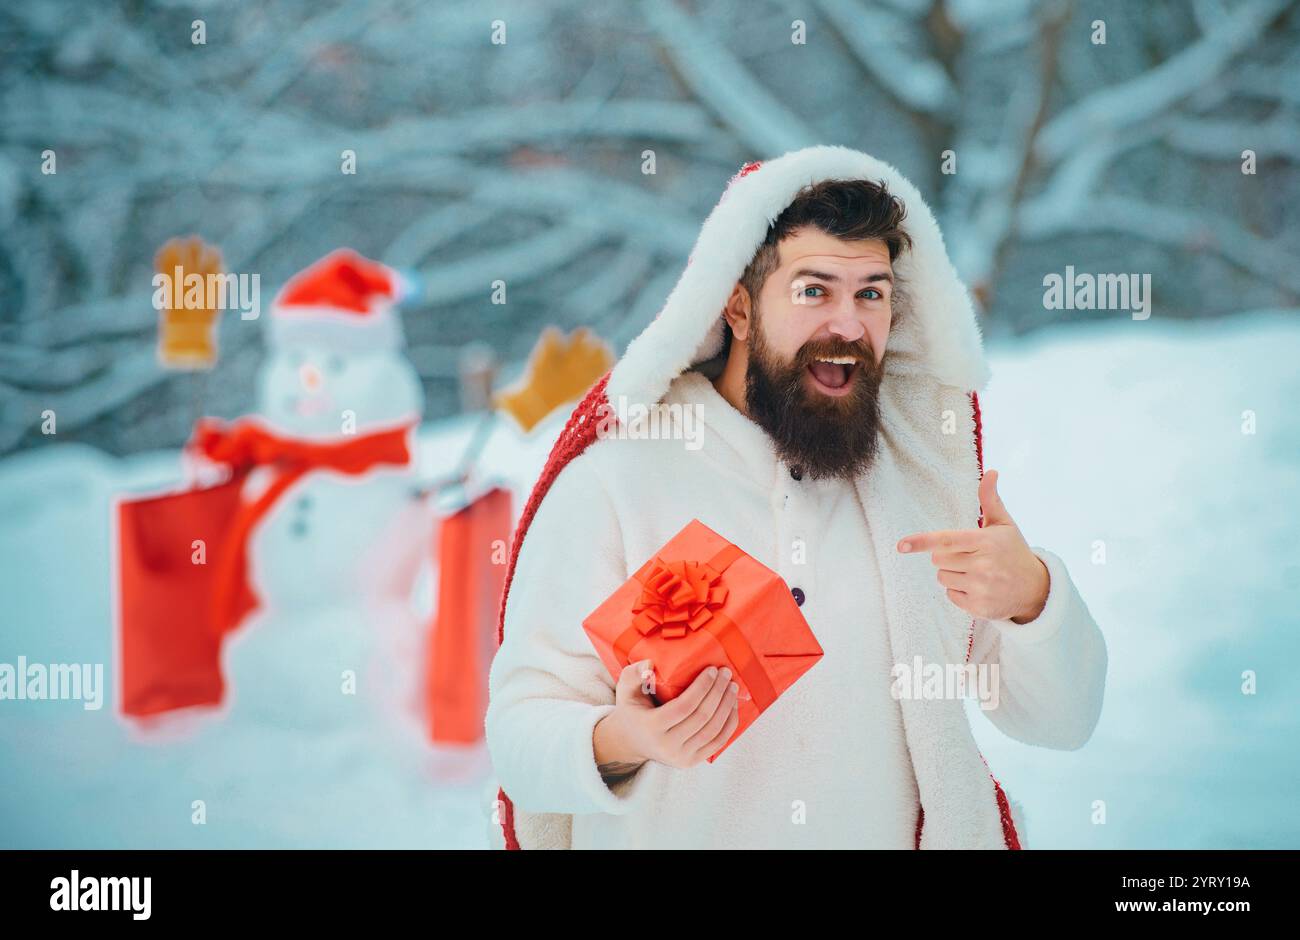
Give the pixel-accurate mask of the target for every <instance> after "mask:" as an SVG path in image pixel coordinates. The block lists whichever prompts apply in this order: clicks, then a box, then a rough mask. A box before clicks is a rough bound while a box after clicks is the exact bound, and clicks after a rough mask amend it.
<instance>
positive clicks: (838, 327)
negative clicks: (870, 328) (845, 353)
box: [826, 307, 867, 343]
mask: <svg viewBox="0 0 1300 940" xmlns="http://www.w3.org/2000/svg"><path fill="white" fill-rule="evenodd" d="M826 328H827V329H828V330H830V332H831V334H832V335H834V336H838V337H839V338H840V339H842V340H844V341H845V342H847V343H856V342H857V341H858V340H860V339H862V337H863V334H865V333H866V332H867V327H866V324H865V323H863V322H862V320H861V319H860V318H859V317H858V315H857V311H856V310H854V309H853V308H852V307H849V308H847V309H841V310H837V311H836V312H835V315H834V316H833V317H831V319H830V322H829V323H827V324H826Z"/></svg>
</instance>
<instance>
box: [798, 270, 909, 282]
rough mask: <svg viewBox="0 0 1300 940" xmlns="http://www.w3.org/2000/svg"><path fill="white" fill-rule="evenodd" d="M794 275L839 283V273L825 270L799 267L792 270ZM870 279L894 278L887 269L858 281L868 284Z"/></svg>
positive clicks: (887, 279) (884, 279)
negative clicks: (829, 272)
mask: <svg viewBox="0 0 1300 940" xmlns="http://www.w3.org/2000/svg"><path fill="white" fill-rule="evenodd" d="M794 276H795V277H813V278H817V280H819V281H830V282H831V283H832V284H838V283H839V280H840V278H839V275H837V274H827V273H826V272H825V271H814V270H813V269H812V268H800V269H799V270H798V271H795V272H794ZM872 281H888V282H889V283H890V284H892V283H894V278H893V277H892V276H891V275H890V274H889V273H888V272H887V271H877V272H876V273H875V274H868V275H866V276H865V277H864V278H862V280H861V281H860V282H859V283H862V284H870V283H871V282H872Z"/></svg>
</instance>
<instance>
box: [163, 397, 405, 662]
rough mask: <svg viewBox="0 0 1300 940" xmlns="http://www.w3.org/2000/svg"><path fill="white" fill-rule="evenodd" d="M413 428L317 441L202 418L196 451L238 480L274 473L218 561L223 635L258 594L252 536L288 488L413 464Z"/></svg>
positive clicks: (217, 618) (217, 611)
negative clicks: (324, 473) (251, 565)
mask: <svg viewBox="0 0 1300 940" xmlns="http://www.w3.org/2000/svg"><path fill="white" fill-rule="evenodd" d="M414 426H415V422H413V421H412V422H410V423H407V424H404V425H401V426H399V427H395V428H391V429H389V430H385V431H376V432H375V433H373V434H365V435H362V436H359V437H349V438H347V439H346V440H342V441H337V442H330V443H316V442H313V441H306V440H302V439H301V438H291V437H279V436H277V435H275V434H273V433H271V432H270V431H269V430H267V429H266V428H265V427H264V426H263V425H261V424H259V423H257V422H255V421H253V420H252V419H248V418H244V419H241V420H239V421H236V422H233V423H231V424H226V423H224V422H222V421H219V420H217V419H215V418H201V419H200V420H199V421H198V423H197V424H196V425H195V426H194V435H193V437H192V438H191V439H190V443H189V444H188V445H187V449H189V450H190V451H192V452H193V453H197V454H199V455H201V456H203V457H206V458H207V459H208V460H210V461H212V462H214V463H218V464H224V465H226V466H227V467H229V468H230V470H231V473H232V475H233V477H234V478H236V479H238V478H242V477H245V476H247V475H248V474H249V473H250V472H251V471H252V470H253V468H255V467H271V468H273V470H274V472H275V475H274V476H273V477H272V479H271V483H270V485H269V486H267V488H266V490H265V491H264V492H263V493H262V495H261V496H259V497H258V498H257V499H256V500H254V501H253V502H251V503H244V504H243V506H242V508H241V509H240V510H239V512H238V513H237V514H236V516H235V518H234V521H233V523H232V525H231V527H230V530H229V532H228V533H227V535H226V539H225V543H224V544H223V546H222V549H223V550H222V552H221V554H220V557H219V558H218V560H217V571H216V586H215V590H214V594H213V604H212V628H213V630H214V631H216V633H217V635H218V636H223V635H225V634H226V633H227V632H228V631H230V630H233V629H234V628H235V627H236V626H238V625H239V621H240V619H241V616H240V615H239V614H237V613H236V610H235V602H236V598H238V597H241V596H253V595H252V590H251V586H250V585H249V583H248V580H249V579H248V563H247V558H248V540H249V537H250V536H251V535H252V532H253V528H254V527H255V526H256V525H257V523H258V522H260V521H261V519H262V517H263V516H265V515H266V514H267V513H268V512H269V511H270V510H271V507H272V506H273V505H274V504H275V501H276V500H277V499H279V498H280V496H281V495H283V493H284V491H285V490H287V489H288V488H289V487H290V486H292V485H293V484H294V483H295V482H297V480H298V479H299V478H301V477H302V476H304V475H305V474H307V473H310V472H311V471H313V470H333V471H335V472H336V473H346V474H349V475H351V476H356V475H358V474H361V473H365V472H366V471H367V470H369V469H370V468H371V467H374V466H376V465H378V464H392V465H397V466H402V465H405V464H408V463H410V460H411V454H410V451H409V449H408V448H407V446H406V436H407V432H408V431H410V430H411V428H413V427H414Z"/></svg>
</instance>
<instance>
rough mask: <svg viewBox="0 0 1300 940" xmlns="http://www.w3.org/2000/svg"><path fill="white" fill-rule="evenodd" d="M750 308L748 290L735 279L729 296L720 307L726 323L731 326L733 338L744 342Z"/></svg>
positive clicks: (747, 330) (747, 333) (747, 329)
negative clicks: (723, 305)
mask: <svg viewBox="0 0 1300 940" xmlns="http://www.w3.org/2000/svg"><path fill="white" fill-rule="evenodd" d="M752 309H753V308H752V307H751V306H750V299H749V291H748V290H746V289H745V285H744V284H741V283H740V282H739V281H737V282H736V286H735V287H733V288H732V289H731V296H730V297H728V298H727V305H726V306H725V307H723V308H722V315H723V316H724V317H725V318H726V320H727V325H728V326H729V327H731V333H732V336H733V338H734V339H738V340H740V341H741V342H744V341H745V340H746V339H747V338H748V336H749V324H750V322H751V321H750V312H751V310H752Z"/></svg>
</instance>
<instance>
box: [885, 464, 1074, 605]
mask: <svg viewBox="0 0 1300 940" xmlns="http://www.w3.org/2000/svg"><path fill="white" fill-rule="evenodd" d="M979 496H980V509H982V510H983V512H984V527H983V528H979V529H947V530H943V531H938V532H922V533H919V534H917V535H909V536H907V537H906V538H905V539H903V540H902V541H900V542H899V543H898V550H899V551H900V552H903V553H908V552H925V551H928V552H930V561H932V562H933V563H934V565H935V567H936V568H938V569H939V575H938V577H939V583H940V584H942V585H943V586H944V587H945V588H947V589H948V599H949V600H950V601H952V602H953V603H954V604H956V605H957V606H958V607H960V608H961V609H962V610H964V611H966V612H967V613H970V614H974V615H975V616H976V617H980V618H983V619H985V620H1011V621H1012V622H1014V623H1022V624H1023V623H1028V622H1029V621H1031V620H1033V619H1034V618H1035V617H1037V616H1038V615H1039V614H1040V613H1042V611H1043V606H1044V605H1045V604H1046V603H1047V592H1048V588H1049V587H1050V586H1051V576H1050V575H1049V574H1048V572H1047V566H1046V565H1044V564H1043V561H1042V559H1041V558H1039V557H1038V556H1037V555H1035V554H1034V552H1033V549H1031V548H1030V547H1029V543H1028V542H1026V541H1025V538H1024V536H1023V535H1021V534H1020V529H1019V527H1018V526H1017V525H1016V524H1015V522H1014V521H1013V520H1012V518H1011V514H1010V513H1008V512H1007V507H1006V506H1004V505H1003V503H1002V498H1001V497H1000V496H998V472H997V471H996V470H990V471H989V472H988V473H986V474H984V478H983V479H982V480H980V490H979Z"/></svg>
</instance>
